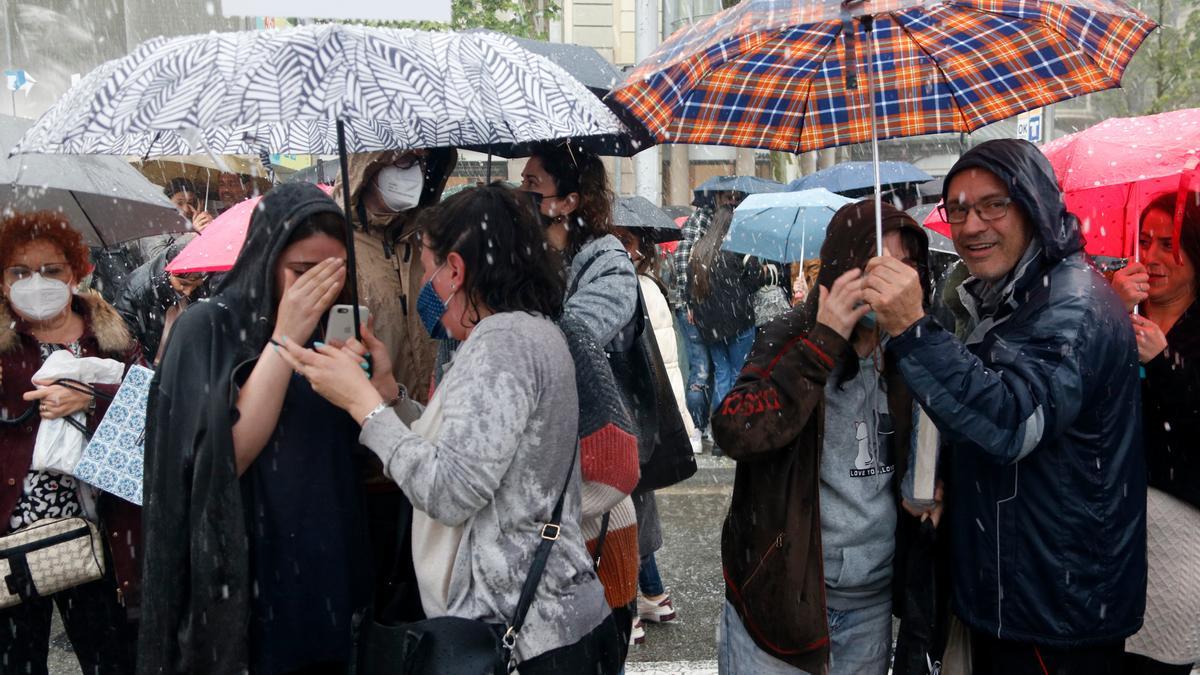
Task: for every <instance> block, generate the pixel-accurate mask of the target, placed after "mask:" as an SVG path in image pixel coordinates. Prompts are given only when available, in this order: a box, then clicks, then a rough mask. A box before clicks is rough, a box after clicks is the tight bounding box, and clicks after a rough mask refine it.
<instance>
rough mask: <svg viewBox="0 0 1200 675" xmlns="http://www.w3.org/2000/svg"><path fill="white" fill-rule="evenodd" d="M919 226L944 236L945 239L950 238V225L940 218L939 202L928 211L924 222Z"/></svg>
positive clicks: (940, 207)
mask: <svg viewBox="0 0 1200 675" xmlns="http://www.w3.org/2000/svg"><path fill="white" fill-rule="evenodd" d="M921 224H922V225H924V226H925V227H928V228H929V229H931V230H933V231H934V232H937V233H938V234H941V235H945V236H947V237H949V236H950V223H947V222H946V220H945V219H944V218H942V203H941V202H938V205H937V207H935V208H934V209H933V210H932V211H930V212H929V215H927V216H925V222H923V223H921Z"/></svg>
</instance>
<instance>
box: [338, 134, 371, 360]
mask: <svg viewBox="0 0 1200 675" xmlns="http://www.w3.org/2000/svg"><path fill="white" fill-rule="evenodd" d="M337 143H338V163H339V164H340V165H341V168H342V208H344V209H345V211H346V282H347V284H348V285H349V286H350V311H351V312H353V313H354V337H355V338H357V339H358V340H359V341H360V342H361V341H362V333H361V329H360V328H359V326H360V325H361V324H362V316H361V315H360V313H359V311H358V268H357V266H356V265H355V261H354V209H353V207H351V206H350V181H349V180H348V178H349V176H350V158H349V155H347V153H346V123H345V122H343V121H342V120H340V119H339V120H338V121H337ZM364 225H365V223H364Z"/></svg>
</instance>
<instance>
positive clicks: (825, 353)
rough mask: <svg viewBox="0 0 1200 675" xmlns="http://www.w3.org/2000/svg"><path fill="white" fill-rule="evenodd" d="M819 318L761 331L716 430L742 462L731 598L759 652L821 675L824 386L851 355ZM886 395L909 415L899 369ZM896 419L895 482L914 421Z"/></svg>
mask: <svg viewBox="0 0 1200 675" xmlns="http://www.w3.org/2000/svg"><path fill="white" fill-rule="evenodd" d="M815 309H816V303H815V302H809V303H806V304H805V305H800V306H798V307H796V308H794V309H793V310H792V311H791V312H788V313H787V314H785V315H783V316H781V317H779V318H778V319H776V320H774V321H772V322H771V323H769V324H767V325H766V326H764V327H763V328H762V330H761V331H760V332H759V335H758V338H757V339H756V340H755V343H754V348H753V349H752V350H751V352H750V356H749V358H748V359H747V361H746V365H745V367H744V368H743V369H742V372H741V374H740V375H739V376H738V380H737V383H736V384H735V385H734V388H733V390H732V391H731V392H730V393H729V395H728V396H726V397H725V400H724V401H723V402H722V404H721V408H720V410H718V411H717V414H715V415H714V416H713V419H712V425H713V434H714V436H715V437H716V441H717V443H718V444H719V445H720V446H721V448H722V449H723V450H724V451H725V452H726V453H727V454H728V455H729V457H730V458H732V459H733V460H735V461H736V462H737V472H736V474H735V477H734V483H733V501H732V503H731V505H730V507H729V514H728V515H727V516H726V518H725V527H724V530H723V532H722V536H721V561H722V567H723V570H724V575H725V596H726V599H728V601H729V602H730V603H731V604H732V605H733V607H734V608H735V609H736V610H737V613H738V616H740V617H741V619H742V623H743V625H744V626H745V627H746V631H747V633H749V635H750V636H751V637H752V638H753V639H754V642H755V643H756V644H757V645H758V646H759V648H760V649H762V650H763V651H765V652H767V653H768V654H771V655H772V656H774V657H776V658H778V659H780V660H783V661H785V662H787V663H789V664H791V665H793V666H796V667H797V668H801V669H803V670H805V671H808V672H810V673H823V672H825V664H826V662H827V661H828V658H829V627H828V623H827V619H826V614H825V577H824V573H823V570H822V560H823V555H822V550H821V519H820V513H821V511H820V466H821V458H820V452H821V447H822V444H823V442H824V422H825V382H826V379H827V378H828V377H829V375H830V372H831V371H832V370H833V368H834V365H835V364H836V363H837V362H838V361H839V360H841V359H843V358H844V357H845V356H846V355H847V354H849V353H850V346H849V343H848V342H847V341H846V340H844V339H843V338H842V337H841V336H840V335H838V334H837V333H836V332H834V331H833V330H832V329H830V328H828V327H827V326H824V325H821V324H817V323H816V322H815V321H814V320H813V318H812V317H814V316H815V313H816V312H815ZM887 388H888V406H889V408H890V409H891V410H903V411H911V409H912V408H911V406H912V399H911V397H910V396H909V395H908V393H907V390H906V389H905V387H904V386H903V383H902V382H901V381H900V380H899V377H898V375H897V374H896V373H895V371H894V369H892V371H891V372H890V374H889V375H888V384H887ZM892 418H893V420H894V423H895V431H896V434H895V436H894V438H895V439H897V441H898V442H897V443H896V446H897V447H896V448H894V450H895V451H896V452H897V454H896V455H895V457H896V460H897V461H896V466H897V474H899V473H900V472H901V471H902V469H903V467H905V466H907V456H908V455H907V447H908V439H909V437H910V435H911V427H912V421H911V414H894V415H893V416H892ZM899 480H900V477H899V475H897V476H896V478H895V480H894V484H896V485H899Z"/></svg>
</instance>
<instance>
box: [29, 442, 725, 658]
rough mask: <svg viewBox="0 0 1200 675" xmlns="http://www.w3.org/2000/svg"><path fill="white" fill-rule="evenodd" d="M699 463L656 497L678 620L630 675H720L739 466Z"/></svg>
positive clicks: (656, 632)
mask: <svg viewBox="0 0 1200 675" xmlns="http://www.w3.org/2000/svg"><path fill="white" fill-rule="evenodd" d="M698 463H699V464H700V470H699V471H698V472H697V473H696V475H695V476H693V477H692V478H691V479H690V480H688V481H686V482H684V483H681V484H679V485H676V486H674V487H670V488H667V489H666V490H660V491H659V492H658V510H659V515H660V517H661V518H662V525H663V548H662V549H661V550H660V551H659V552H658V555H657V560H658V566H659V570H660V571H661V573H662V576H663V583H664V584H665V585H666V586H667V587H668V588H670V589H671V595H672V598H674V600H675V609H676V611H677V612H678V613H679V618H678V619H677V620H675V621H672V622H670V623H666V624H662V625H652V624H651V625H647V626H646V642H645V644H642V645H641V646H639V647H635V648H633V649H631V650H630V653H629V662H628V666H627V668H626V671H625V672H626V673H628V674H629V675H652V674H653V675H659V674H661V675H667V674H672V675H708V674H709V673H712V674H713V675H715V673H716V672H717V670H716V668H717V666H716V658H717V649H716V626H717V623H716V621H717V616H718V612H719V611H720V609H721V603H722V602H724V585H723V583H722V581H721V521H722V520H723V519H724V518H725V511H726V509H727V508H728V507H729V496H730V494H732V492H733V462H732V461H730V460H728V459H724V458H715V457H709V456H707V455H705V456H699V462H698ZM51 635H52V636H53V638H52V639H51V645H50V662H49V670H50V673H51V674H52V675H79V672H80V671H79V665H78V663H77V662H76V660H75V656H74V654H72V653H71V643H70V641H69V640H68V639H67V636H66V633H65V632H64V631H63V627H62V622H61V621H59V618H58V613H57V612H55V615H54V624H53V628H52V631H51Z"/></svg>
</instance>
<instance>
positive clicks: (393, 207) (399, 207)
mask: <svg viewBox="0 0 1200 675" xmlns="http://www.w3.org/2000/svg"><path fill="white" fill-rule="evenodd" d="M424 187H425V171H424V170H423V169H422V168H421V165H420V164H413V165H412V166H410V167H408V168H407V169H401V168H400V167H398V166H385V167H383V168H382V169H380V170H379V173H377V174H375V189H377V190H379V197H380V199H382V200H383V203H384V205H386V206H387V207H388V210H390V211H392V212H394V213H400V212H401V211H407V210H409V209H411V208H413V207H415V206H416V205H417V204H418V203H420V201H421V190H422V189H423V188H424Z"/></svg>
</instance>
